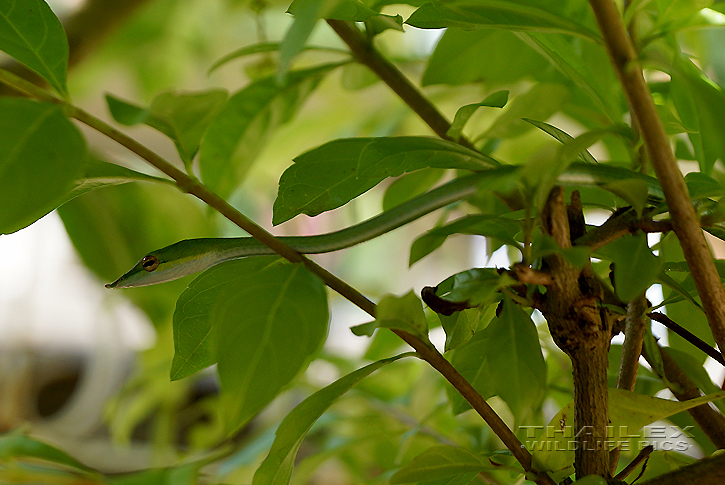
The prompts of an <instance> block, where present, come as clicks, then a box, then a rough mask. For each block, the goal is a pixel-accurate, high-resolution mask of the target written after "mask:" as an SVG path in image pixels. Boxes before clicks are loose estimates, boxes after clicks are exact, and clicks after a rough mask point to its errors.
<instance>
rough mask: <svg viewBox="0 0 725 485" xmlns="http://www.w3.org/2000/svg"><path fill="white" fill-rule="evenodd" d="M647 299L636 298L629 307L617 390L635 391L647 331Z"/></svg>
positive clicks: (642, 297)
mask: <svg viewBox="0 0 725 485" xmlns="http://www.w3.org/2000/svg"><path fill="white" fill-rule="evenodd" d="M646 311H647V299H646V298H645V297H644V295H642V296H640V297H638V298H635V299H634V300H632V301H631V302H629V304H628V305H627V319H626V325H625V327H624V343H623V344H622V359H621V360H620V362H619V375H618V376H617V388H619V389H624V390H627V391H634V384H635V382H636V380H637V369H638V368H639V357H640V355H642V342H643V341H644V333H645V330H646V326H645V325H646V323H647V322H646V318H645V312H646Z"/></svg>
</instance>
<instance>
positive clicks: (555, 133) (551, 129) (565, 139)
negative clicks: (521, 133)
mask: <svg viewBox="0 0 725 485" xmlns="http://www.w3.org/2000/svg"><path fill="white" fill-rule="evenodd" d="M522 119H523V120H524V121H526V122H527V123H531V124H532V125H534V126H535V127H537V128H538V129H540V130H541V131H543V132H544V133H546V134H548V135H551V136H552V137H553V138H554V139H555V140H557V141H560V142H561V143H562V144H566V143H569V142H570V141H572V140H574V137H573V136H571V135H570V134H568V133H567V132H565V131H563V130H560V129H559V128H557V127H556V126H554V125H550V124H549V123H544V122H543V121H536V120H531V119H528V118H522ZM579 158H580V159H581V160H582V161H583V162H587V163H598V162H597V160H596V159H595V158H594V157H593V156H592V154H591V153H589V150H582V151H581V152H579Z"/></svg>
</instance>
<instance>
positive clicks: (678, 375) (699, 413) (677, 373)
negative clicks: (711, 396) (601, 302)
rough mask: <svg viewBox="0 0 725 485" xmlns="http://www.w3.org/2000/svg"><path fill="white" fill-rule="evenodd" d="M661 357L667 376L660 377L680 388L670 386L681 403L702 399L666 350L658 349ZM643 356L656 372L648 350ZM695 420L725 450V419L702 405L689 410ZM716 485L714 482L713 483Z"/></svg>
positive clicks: (707, 405) (708, 406)
mask: <svg viewBox="0 0 725 485" xmlns="http://www.w3.org/2000/svg"><path fill="white" fill-rule="evenodd" d="M658 348H659V351H660V355H661V356H662V366H663V368H664V372H665V375H664V376H660V378H663V380H664V381H665V382H670V383H672V384H675V386H678V387H677V388H675V386H670V387H669V389H670V391H672V394H674V395H675V397H676V398H677V399H678V400H680V401H687V400H688V399H694V398H697V397H700V396H701V395H702V393H701V392H700V390H699V389H698V388H697V386H696V385H695V384H694V383H693V382H692V380H690V378H689V377H687V374H685V373H684V372H683V371H682V369H680V366H678V365H677V363H676V362H675V360H674V359H673V358H672V357H671V356H670V354H668V353H667V351H666V349H663V348H661V347H658ZM642 355H643V356H644V358H645V359H646V360H647V362H648V363H649V365H650V367H651V368H652V369H653V370H654V371H655V372H656V371H657V366H655V365H653V363H654V359H653V356H651V355H649V352H648V351H647V348H646V347H645V348H643V349H642ZM687 412H688V413H690V416H692V419H694V420H695V422H696V423H697V425H698V426H699V427H700V429H702V431H703V432H704V433H705V434H706V435H707V437H708V438H709V439H710V441H712V443H713V444H714V445H715V446H716V447H717V448H725V417H723V415H722V414H720V413H719V412H718V411H716V410H715V409H713V408H711V407H710V405H709V404H702V405H700V406H696V407H694V408H690V409H688V410H687ZM712 483H714V482H712Z"/></svg>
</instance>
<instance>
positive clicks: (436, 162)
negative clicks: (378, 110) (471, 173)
mask: <svg viewBox="0 0 725 485" xmlns="http://www.w3.org/2000/svg"><path fill="white" fill-rule="evenodd" d="M500 165H501V164H500V163H499V162H498V161H496V160H494V159H493V158H491V157H489V156H487V155H484V154H483V153H481V152H477V151H475V150H471V149H469V148H466V147H463V146H461V145H459V144H457V143H453V142H450V141H447V140H440V139H438V138H428V137H422V136H398V137H389V138H373V139H372V140H371V141H370V143H368V144H367V145H365V147H364V148H363V150H362V152H361V153H360V158H359V159H358V167H357V175H358V177H361V178H379V177H383V178H385V177H397V176H399V175H402V174H404V173H406V172H412V171H414V170H420V169H421V168H427V167H432V168H455V169H461V170H487V169H490V168H492V167H497V166H500Z"/></svg>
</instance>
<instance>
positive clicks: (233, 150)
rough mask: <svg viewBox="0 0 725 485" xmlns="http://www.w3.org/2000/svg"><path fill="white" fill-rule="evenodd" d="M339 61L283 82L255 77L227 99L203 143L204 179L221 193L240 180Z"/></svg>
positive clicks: (305, 71) (289, 77) (228, 193)
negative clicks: (272, 137)
mask: <svg viewBox="0 0 725 485" xmlns="http://www.w3.org/2000/svg"><path fill="white" fill-rule="evenodd" d="M339 66H340V64H326V65H323V66H318V67H314V68H311V69H305V70H300V71H294V72H291V73H290V74H289V76H288V79H287V83H286V84H285V85H284V86H279V85H277V83H276V82H275V80H274V78H273V77H267V78H264V79H260V80H259V81H255V82H253V83H252V84H250V85H249V86H247V87H246V88H244V89H242V90H241V91H238V92H237V93H235V94H234V95H232V97H231V98H229V100H228V101H227V103H226V105H225V106H224V107H223V108H222V110H221V112H219V114H218V115H217V116H216V117H215V118H214V120H212V122H211V123H210V125H209V127H208V129H207V131H206V133H205V135H204V138H203V139H202V141H201V149H200V154H199V164H200V166H201V175H202V179H203V180H204V183H205V184H206V185H208V186H209V188H210V189H212V190H213V191H214V192H216V193H217V194H219V195H220V196H222V197H227V196H229V195H230V194H231V193H232V192H233V191H234V190H235V189H236V188H237V186H238V185H239V184H240V183H241V182H242V180H243V178H244V176H245V174H246V173H247V171H248V170H249V168H250V167H251V165H252V163H253V162H254V160H255V159H256V157H257V156H258V155H259V153H260V152H261V151H262V149H263V148H264V146H265V144H266V143H267V141H268V140H269V139H270V137H271V136H272V134H273V133H274V131H275V130H276V129H277V128H278V127H279V126H281V125H283V124H285V123H287V122H288V121H289V120H291V119H292V117H293V116H294V115H295V114H296V113H297V111H298V110H299V108H300V107H301V106H302V104H303V103H304V101H305V100H306V99H307V97H308V96H309V95H310V94H311V93H312V92H313V91H314V90H315V88H316V87H317V85H318V84H319V83H320V81H321V80H322V78H323V77H324V76H325V75H326V74H327V73H329V72H330V71H331V70H333V69H335V68H336V67H339Z"/></svg>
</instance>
